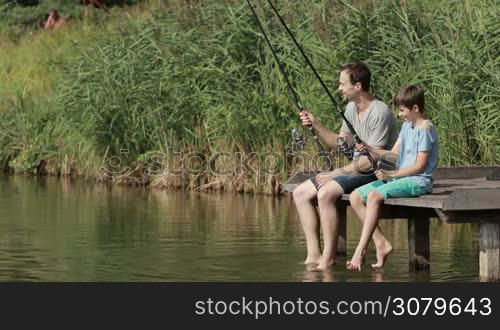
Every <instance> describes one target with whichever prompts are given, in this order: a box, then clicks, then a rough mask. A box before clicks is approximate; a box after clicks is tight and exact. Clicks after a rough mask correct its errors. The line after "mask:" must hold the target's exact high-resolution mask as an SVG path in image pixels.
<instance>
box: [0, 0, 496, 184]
mask: <svg viewBox="0 0 500 330" xmlns="http://www.w3.org/2000/svg"><path fill="white" fill-rule="evenodd" d="M253 2H254V3H256V4H262V5H263V6H262V7H261V8H263V9H259V12H260V14H261V16H262V17H263V20H264V21H265V22H266V27H267V29H268V32H269V34H270V36H271V39H272V42H273V44H274V45H275V47H276V48H277V49H278V52H279V56H280V58H281V59H282V60H283V62H284V64H285V66H286V69H287V70H288V72H289V73H290V76H291V78H292V81H293V82H294V83H295V86H296V89H297V90H298V91H299V94H300V95H301V98H302V99H303V101H304V103H305V105H306V106H307V107H308V108H309V109H310V110H311V111H313V112H315V113H317V114H318V115H319V117H320V118H321V119H322V121H323V122H325V123H326V124H327V126H329V127H330V128H332V129H338V128H339V127H340V116H339V115H338V114H337V113H336V111H335V109H333V108H332V105H331V103H330V101H329V100H328V98H327V97H326V95H325V93H324V92H323V91H322V89H321V86H320V85H319V83H318V82H317V81H316V80H315V78H314V76H313V75H312V73H311V72H310V70H309V69H308V68H307V67H306V66H305V64H304V62H303V60H302V58H301V57H300V54H299V53H298V52H297V50H296V49H295V47H294V45H293V44H292V42H291V40H289V38H288V37H287V35H286V34H285V33H284V31H283V29H282V28H281V26H280V25H279V22H278V21H277V20H276V19H275V18H274V16H273V15H272V14H271V11H270V10H269V8H267V7H266V6H265V1H257V0H254V1H253ZM275 2H276V4H277V6H278V7H279V8H280V10H281V11H282V13H283V15H284V16H285V19H286V20H287V22H288V23H289V25H290V27H291V28H292V30H293V31H295V33H296V36H297V38H298V39H299V40H300V41H301V43H302V44H303V46H304V48H305V49H306V50H307V52H308V54H309V55H310V56H311V59H312V61H313V62H314V63H315V65H316V66H317V69H318V71H319V72H320V73H321V75H322V76H323V78H324V79H325V81H326V82H327V84H328V85H329V86H330V87H331V90H334V89H336V88H337V83H336V81H337V79H338V74H339V67H340V66H341V65H342V64H344V63H346V62H350V61H353V60H363V61H365V62H366V63H368V64H369V66H370V67H371V69H372V71H373V78H374V81H373V92H374V93H375V95H376V96H377V97H378V98H380V99H382V100H384V101H385V102H387V103H390V102H391V100H392V97H393V95H394V94H395V93H396V92H397V91H398V90H399V89H400V88H402V87H403V86H405V85H407V84H410V83H417V84H421V85H423V86H424V87H425V88H426V93H427V106H426V108H427V109H426V111H427V112H428V113H429V115H430V117H431V118H432V119H433V121H434V123H435V124H436V126H437V128H438V131H439V134H440V141H441V164H440V165H483V164H497V163H499V161H500V152H499V151H500V150H499V148H500V134H499V133H500V132H499V129H500V128H499V127H500V112H499V111H500V110H499V93H498V88H499V86H500V84H499V80H500V72H499V70H500V65H499V64H500V63H499V52H498V49H500V36H499V33H500V32H499V31H500V26H499V25H500V24H499V22H498V19H497V16H498V12H499V10H498V9H499V6H498V4H497V2H496V1H494V0H478V1H467V0H455V1H439V2H435V1H429V0H418V1H411V2H410V1H396V0H380V1H362V2H361V1H348V0H342V1H330V0H315V1H308V2H303V1H298V0H293V1H275ZM117 13H118V12H117ZM128 13H129V14H128V17H127V18H126V19H125V20H124V19H122V20H118V19H117V20H116V21H115V22H114V23H112V24H111V23H109V24H108V25H106V26H107V28H106V29H103V30H102V31H97V32H94V33H93V35H92V37H91V38H88V37H81V36H82V35H85V31H88V27H89V26H90V25H91V24H92V23H87V24H88V25H87V27H86V28H79V27H74V28H72V29H70V30H68V31H66V32H65V33H62V32H61V33H60V34H59V35H57V34H53V36H50V37H49V36H37V37H26V38H27V40H31V41H30V42H29V43H30V44H32V43H33V42H35V43H36V44H37V45H41V46H40V47H43V45H44V44H46V43H48V42H49V41H50V40H52V42H54V43H57V42H61V41H62V42H63V45H65V46H63V47H62V48H57V47H55V48H51V47H47V48H45V52H44V54H49V55H44V56H48V58H50V60H42V61H40V62H39V63H37V62H31V63H32V64H30V65H32V66H33V68H32V70H35V72H36V70H39V71H38V73H37V74H35V75H34V76H35V77H36V78H35V79H33V80H32V81H29V82H28V81H26V80H25V81H24V82H23V83H19V84H17V85H16V84H14V85H13V86H9V87H5V86H2V85H5V83H4V84H0V87H1V88H0V90H1V91H2V95H3V96H4V98H5V99H6V100H11V101H1V102H0V104H1V107H2V109H1V111H4V113H6V114H8V116H10V117H9V118H11V120H10V121H4V122H3V123H2V124H1V125H2V128H6V130H5V132H8V131H9V129H10V131H15V132H24V131H26V130H27V131H31V130H32V132H31V136H34V137H37V138H38V139H39V141H45V142H44V143H47V146H46V147H44V146H43V145H39V146H38V147H37V148H38V149H39V151H38V152H36V153H34V155H32V156H30V157H31V158H30V157H28V156H27V155H31V154H29V153H27V151H26V150H28V149H26V147H20V145H23V146H24V144H20V143H19V141H23V140H22V138H21V134H17V135H16V134H14V133H3V138H2V139H0V144H1V150H0V156H1V159H2V161H3V163H4V166H5V167H8V168H14V169H15V170H16V171H20V170H21V169H33V168H38V167H39V165H40V162H42V161H45V163H50V164H54V165H53V168H54V171H55V172H57V173H60V172H61V168H63V166H62V165H60V166H57V165H55V164H57V163H58V162H61V163H62V162H63V160H65V159H66V163H65V164H67V162H68V160H67V159H72V161H71V162H70V163H71V166H72V167H74V170H73V172H76V173H79V172H82V173H83V172H85V173H91V174H89V175H90V176H96V177H99V176H100V175H99V171H98V170H97V169H98V168H100V167H101V166H102V164H103V162H106V160H107V159H109V157H110V156H111V155H120V154H123V151H124V150H125V151H126V159H125V163H126V164H128V165H130V166H131V168H135V169H137V168H140V167H141V164H142V165H144V159H146V158H147V157H148V155H150V154H152V153H156V152H170V153H172V152H175V151H186V152H203V153H205V154H208V155H210V154H214V153H215V152H217V151H221V150H225V151H232V152H243V153H247V154H248V153H251V152H261V151H273V152H277V153H278V154H281V155H284V154H285V152H286V150H288V148H289V140H290V139H289V132H290V129H291V128H292V127H297V126H299V121H298V116H297V114H296V113H295V109H294V108H293V107H292V104H291V103H290V101H289V99H288V98H287V97H286V92H287V91H286V86H285V84H284V81H283V79H282V77H281V76H280V73H279V71H278V69H277V67H276V65H275V63H274V62H273V59H272V55H271V53H270V51H269V49H267V46H266V44H265V42H264V40H263V39H262V36H261V35H260V32H259V30H258V27H257V25H256V23H255V22H254V20H253V18H252V16H251V13H250V11H249V9H248V8H247V7H246V5H242V3H241V2H238V1H223V0H211V1H203V2H198V1H190V2H184V1H169V2H161V1H150V2H145V3H142V4H141V5H140V6H139V7H136V8H134V9H129V11H128ZM117 17H118V14H117ZM121 17H122V18H123V17H125V16H123V15H122V16H121ZM68 35H71V36H72V37H73V38H78V37H81V39H82V40H85V41H82V42H77V46H75V45H73V46H70V43H71V42H70V41H67V40H68ZM87 36H88V35H87ZM29 38H32V39H29ZM51 38H53V39H51ZM65 40H66V41H65ZM70 40H71V38H70ZM64 42H66V43H64ZM23 47H24V48H23ZM6 48H7V52H11V53H12V54H19V56H17V57H18V58H19V59H21V58H22V56H21V55H23V56H31V55H29V54H28V52H29V51H28V48H27V46H23V40H21V41H20V43H18V44H17V45H9V46H7V47H6ZM57 49H58V50H57ZM61 49H62V50H64V53H61V52H62V50H61ZM57 52H59V53H58V54H59V55H57V56H55V55H54V54H56V53H57ZM35 54H36V51H35ZM43 58H44V57H42V59H43ZM54 58H56V59H57V60H54ZM49 62H50V63H51V65H50V70H48V69H47V63H49ZM23 70H25V69H24V67H22V68H21V65H20V64H19V63H17V62H16V57H15V56H14V57H12V56H11V57H9V58H8V59H7V58H4V57H2V59H1V60H0V73H1V74H2V76H5V75H14V76H15V75H18V76H21V77H28V76H30V77H33V74H31V73H23V72H24V71H23ZM2 80H3V79H2ZM10 80H12V79H10ZM14 80H15V81H20V80H18V79H14ZM4 87H5V88H4ZM21 91H29V93H24V94H23V93H21ZM16 104H17V105H16ZM20 104H22V105H20ZM31 107H32V108H31ZM20 108H23V109H25V108H30V109H29V110H25V111H19V109H20ZM16 109H17V110H16ZM44 109H46V110H44ZM47 109H50V110H47ZM20 113H23V115H21V114H20ZM18 116H19V118H30V119H29V120H28V122H29V123H39V122H45V123H47V122H50V123H51V125H54V127H53V129H52V130H50V129H38V130H37V129H35V128H30V127H32V126H29V125H28V124H26V121H23V120H19V119H18ZM22 116H24V117H22ZM44 116H46V117H44ZM51 116H52V117H51ZM44 118H45V119H44ZM47 118H49V119H50V120H49V119H47ZM51 118H52V119H51ZM44 120H45V121H44ZM21 125H26V128H22V129H21V127H19V128H18V126H21ZM33 125H35V126H36V125H41V124H33ZM44 125H45V124H44ZM36 127H38V126H36ZM7 128H8V129H7ZM56 128H57V129H56ZM2 131H4V130H2ZM55 141H58V142H57V143H56V142H55ZM61 145H64V148H61V147H59V146H61ZM309 152H311V153H312V152H314V148H313V147H310V149H309ZM51 157H52V159H56V161H54V160H52V162H48V159H50V158H51ZM54 157H55V158H54ZM16 164H18V165H16ZM19 164H24V165H19ZM83 164H85V165H83ZM65 166H69V165H65ZM273 166H276V167H277V168H281V169H284V171H285V172H284V173H282V174H281V176H280V177H279V181H280V182H281V180H284V178H285V177H286V174H287V173H288V172H290V171H292V170H293V166H294V165H293V164H292V163H290V162H288V161H287V160H286V157H283V160H282V161H277V162H276V163H275V164H274V165H273ZM82 168H85V169H86V170H82ZM270 177H272V176H270ZM193 180H194V179H193ZM197 180H198V181H196V182H199V183H198V184H188V185H190V187H197V186H198V187H199V186H203V185H207V184H208V183H210V182H211V180H216V178H212V177H206V178H204V179H200V178H198V179H197ZM234 180H238V179H234ZM245 180H248V181H249V182H250V181H251V180H254V178H246V179H245ZM269 180H271V179H269ZM269 180H264V181H266V183H264V184H263V185H264V186H266V185H269V184H270V183H269ZM153 181H154V182H157V183H158V182H160V183H158V185H162V183H161V182H167V181H168V180H167V179H165V180H162V179H158V178H155V179H154V180H153ZM141 182H148V183H149V182H151V180H142V181H141ZM193 182H195V181H193ZM274 184H276V183H274ZM256 186H259V184H257V185H254V188H252V189H254V190H255V188H256ZM257 190H259V191H266V190H269V189H268V188H257Z"/></svg>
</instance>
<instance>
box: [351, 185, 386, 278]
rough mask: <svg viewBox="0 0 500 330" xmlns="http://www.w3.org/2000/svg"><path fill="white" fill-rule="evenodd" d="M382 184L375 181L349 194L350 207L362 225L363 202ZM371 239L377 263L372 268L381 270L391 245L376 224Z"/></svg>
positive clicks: (363, 216) (364, 214)
mask: <svg viewBox="0 0 500 330" xmlns="http://www.w3.org/2000/svg"><path fill="white" fill-rule="evenodd" d="M382 184H383V182H382V181H375V182H372V183H369V184H367V185H364V186H362V187H359V188H358V189H356V190H355V191H353V192H352V193H351V196H350V197H349V201H350V204H351V207H352V208H353V209H354V211H355V212H356V214H357V215H358V217H359V219H360V220H361V222H362V223H364V219H365V216H366V205H365V202H366V199H367V196H368V194H369V193H370V192H371V191H373V190H374V189H376V188H377V187H380V186H381V185H382ZM372 238H373V241H374V243H375V249H376V254H377V262H376V263H375V264H372V267H373V268H381V267H382V266H383V264H384V262H385V259H386V258H387V256H388V255H389V254H390V253H391V252H392V249H393V248H392V244H391V243H390V242H389V241H388V240H387V238H385V236H384V234H383V232H382V230H381V229H380V226H379V225H378V224H377V227H375V231H374V232H373V236H372Z"/></svg>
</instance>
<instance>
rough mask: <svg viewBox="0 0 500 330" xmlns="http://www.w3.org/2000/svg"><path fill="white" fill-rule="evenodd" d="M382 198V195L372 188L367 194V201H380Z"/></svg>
mask: <svg viewBox="0 0 500 330" xmlns="http://www.w3.org/2000/svg"><path fill="white" fill-rule="evenodd" d="M383 200H384V196H383V195H382V194H381V193H379V192H378V191H376V190H374V191H371V192H370V193H369V194H368V203H370V202H372V203H380V202H382V201H383Z"/></svg>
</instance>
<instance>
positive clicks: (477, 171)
mask: <svg viewBox="0 0 500 330" xmlns="http://www.w3.org/2000/svg"><path fill="white" fill-rule="evenodd" d="M484 177H500V166H461V167H439V168H438V169H437V170H436V172H435V173H434V175H433V178H434V180H439V179H472V178H484Z"/></svg>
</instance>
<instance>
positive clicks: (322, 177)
mask: <svg viewBox="0 0 500 330" xmlns="http://www.w3.org/2000/svg"><path fill="white" fill-rule="evenodd" d="M341 174H342V173H340V171H339V169H335V170H334V171H332V172H321V173H320V174H318V175H316V182H317V183H318V190H319V189H321V187H323V186H324V185H325V184H327V183H328V182H330V181H332V179H333V178H334V177H336V176H339V175H341Z"/></svg>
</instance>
